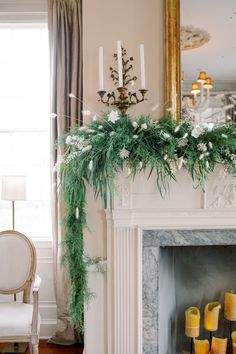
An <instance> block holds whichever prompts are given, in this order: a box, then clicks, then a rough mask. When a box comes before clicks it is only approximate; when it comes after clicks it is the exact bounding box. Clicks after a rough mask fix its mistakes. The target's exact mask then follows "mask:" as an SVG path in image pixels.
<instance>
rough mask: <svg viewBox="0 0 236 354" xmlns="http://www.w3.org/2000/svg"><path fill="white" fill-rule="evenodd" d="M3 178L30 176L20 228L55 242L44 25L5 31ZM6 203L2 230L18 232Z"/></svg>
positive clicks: (18, 215) (0, 129) (0, 62)
mask: <svg viewBox="0 0 236 354" xmlns="http://www.w3.org/2000/svg"><path fill="white" fill-rule="evenodd" d="M0 43H1V56H0V78H1V79H0V177H1V176H3V175H25V176H26V183H27V200H26V201H16V202H15V229H16V230H18V231H21V232H23V233H25V234H26V235H28V236H29V237H31V238H37V239H41V238H44V239H45V238H49V237H50V235H51V211H50V171H49V160H50V137H49V123H50V122H49V116H50V114H49V89H50V84H49V78H50V77H49V47H48V30H47V26H46V25H44V24H40V23H39V24H8V25H7V24H4V25H1V26H0ZM11 213H12V210H11V202H10V201H4V200H0V229H2V230H4V229H9V228H12V222H11V220H12V218H11Z"/></svg>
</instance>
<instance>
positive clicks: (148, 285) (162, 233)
mask: <svg viewBox="0 0 236 354" xmlns="http://www.w3.org/2000/svg"><path fill="white" fill-rule="evenodd" d="M211 245H236V230H227V229H224V230H144V231H143V354H165V353H160V351H159V350H158V308H159V303H158V298H159V269H160V264H159V250H160V247H165V246H166V247H168V246H211ZM168 354H169V353H168ZM175 354H176V353H175Z"/></svg>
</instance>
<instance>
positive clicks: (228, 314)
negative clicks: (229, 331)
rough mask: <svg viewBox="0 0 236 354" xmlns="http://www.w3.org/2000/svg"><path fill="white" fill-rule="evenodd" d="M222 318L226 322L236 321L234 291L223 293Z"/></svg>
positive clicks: (235, 295)
mask: <svg viewBox="0 0 236 354" xmlns="http://www.w3.org/2000/svg"><path fill="white" fill-rule="evenodd" d="M224 316H225V318H226V320H228V321H236V291H234V290H232V291H231V292H230V293H225V304H224Z"/></svg>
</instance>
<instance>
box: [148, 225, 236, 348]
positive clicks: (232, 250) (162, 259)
mask: <svg viewBox="0 0 236 354" xmlns="http://www.w3.org/2000/svg"><path fill="white" fill-rule="evenodd" d="M235 269H236V230H225V229H224V230H223V229H221V230H219V229H218V230H144V231H143V353H144V354H157V353H158V354H184V353H189V352H190V340H189V338H187V337H186V336H185V333H184V316H185V310H186V309H187V308H188V307H190V306H197V307H198V308H199V309H200V310H201V314H202V318H201V331H200V337H199V338H201V339H203V338H208V337H209V333H208V332H206V331H205V330H204V329H203V310H204V307H205V305H206V304H207V303H209V302H212V301H220V303H221V304H222V307H223V303H224V301H223V297H224V293H225V292H226V291H230V290H231V289H236V277H235ZM232 330H236V328H234V327H233V328H232ZM214 335H216V336H217V337H226V336H227V337H229V322H228V321H226V320H225V319H224V317H223V310H222V311H221V313H220V320H219V329H218V331H217V332H214Z"/></svg>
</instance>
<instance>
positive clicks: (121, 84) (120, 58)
mask: <svg viewBox="0 0 236 354" xmlns="http://www.w3.org/2000/svg"><path fill="white" fill-rule="evenodd" d="M117 60H118V76H119V87H122V86H123V69H122V66H123V65H122V48H121V41H120V40H118V41H117Z"/></svg>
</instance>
